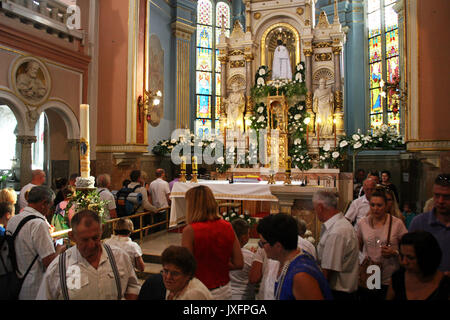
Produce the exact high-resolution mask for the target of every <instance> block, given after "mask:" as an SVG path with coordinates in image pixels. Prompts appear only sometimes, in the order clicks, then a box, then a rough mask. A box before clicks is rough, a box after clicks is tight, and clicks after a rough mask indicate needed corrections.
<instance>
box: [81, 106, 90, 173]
mask: <svg viewBox="0 0 450 320" xmlns="http://www.w3.org/2000/svg"><path fill="white" fill-rule="evenodd" d="M89 149H90V148H89V105H87V104H82V105H80V167H81V168H80V171H81V177H82V178H89V175H90V160H89Z"/></svg>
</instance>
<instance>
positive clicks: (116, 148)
mask: <svg viewBox="0 0 450 320" xmlns="http://www.w3.org/2000/svg"><path fill="white" fill-rule="evenodd" d="M95 151H96V152H99V153H147V152H148V146H147V145H145V144H119V145H99V144H98V145H96V146H95Z"/></svg>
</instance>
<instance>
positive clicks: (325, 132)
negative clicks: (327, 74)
mask: <svg viewBox="0 0 450 320" xmlns="http://www.w3.org/2000/svg"><path fill="white" fill-rule="evenodd" d="M333 102H334V96H333V93H332V92H331V88H327V87H326V81H325V79H324V78H321V79H320V80H319V88H317V89H316V91H314V97H313V111H314V113H315V114H316V123H317V126H318V127H319V130H320V135H321V136H330V135H332V134H333V114H334V103H333Z"/></svg>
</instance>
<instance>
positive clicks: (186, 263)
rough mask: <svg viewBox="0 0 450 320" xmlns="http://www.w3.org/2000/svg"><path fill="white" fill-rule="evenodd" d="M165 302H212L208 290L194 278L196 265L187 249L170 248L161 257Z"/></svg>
mask: <svg viewBox="0 0 450 320" xmlns="http://www.w3.org/2000/svg"><path fill="white" fill-rule="evenodd" d="M161 262H162V266H163V269H162V271H161V273H162V277H163V282H164V286H165V287H166V300H212V299H213V298H212V295H211V293H210V292H209V290H208V288H207V287H205V285H204V284H203V283H202V282H201V281H200V280H198V279H197V278H194V274H195V269H196V267H197V264H196V262H195V259H194V256H193V255H192V253H190V252H189V250H188V249H186V248H184V247H178V246H170V247H168V248H167V249H165V250H164V251H163V253H162V255H161Z"/></svg>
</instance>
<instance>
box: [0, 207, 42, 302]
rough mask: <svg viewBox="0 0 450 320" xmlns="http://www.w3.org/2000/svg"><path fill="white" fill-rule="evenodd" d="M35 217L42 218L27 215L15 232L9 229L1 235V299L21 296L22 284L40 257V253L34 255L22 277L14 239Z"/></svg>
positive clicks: (13, 298)
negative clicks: (19, 273)
mask: <svg viewBox="0 0 450 320" xmlns="http://www.w3.org/2000/svg"><path fill="white" fill-rule="evenodd" d="M33 219H42V218H40V217H37V216H33V215H30V216H26V217H25V218H23V219H22V220H21V221H20V223H19V225H18V226H17V228H16V230H15V231H14V233H13V234H11V231H9V230H7V231H6V232H5V234H4V235H3V236H0V250H1V252H0V300H17V299H18V298H19V293H20V290H21V289H22V284H23V282H24V280H25V278H26V276H27V275H28V273H29V272H30V270H31V268H32V267H33V265H34V263H35V262H36V260H37V258H38V257H39V255H36V256H35V257H34V259H33V262H31V264H30V266H29V267H28V269H27V271H26V272H25V274H24V275H23V277H21V278H20V277H19V276H18V275H17V274H18V272H19V269H18V267H17V259H16V249H15V246H14V241H15V239H16V237H17V235H18V234H19V232H20V230H21V229H22V227H23V226H24V225H25V223H27V222H28V221H30V220H33Z"/></svg>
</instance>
